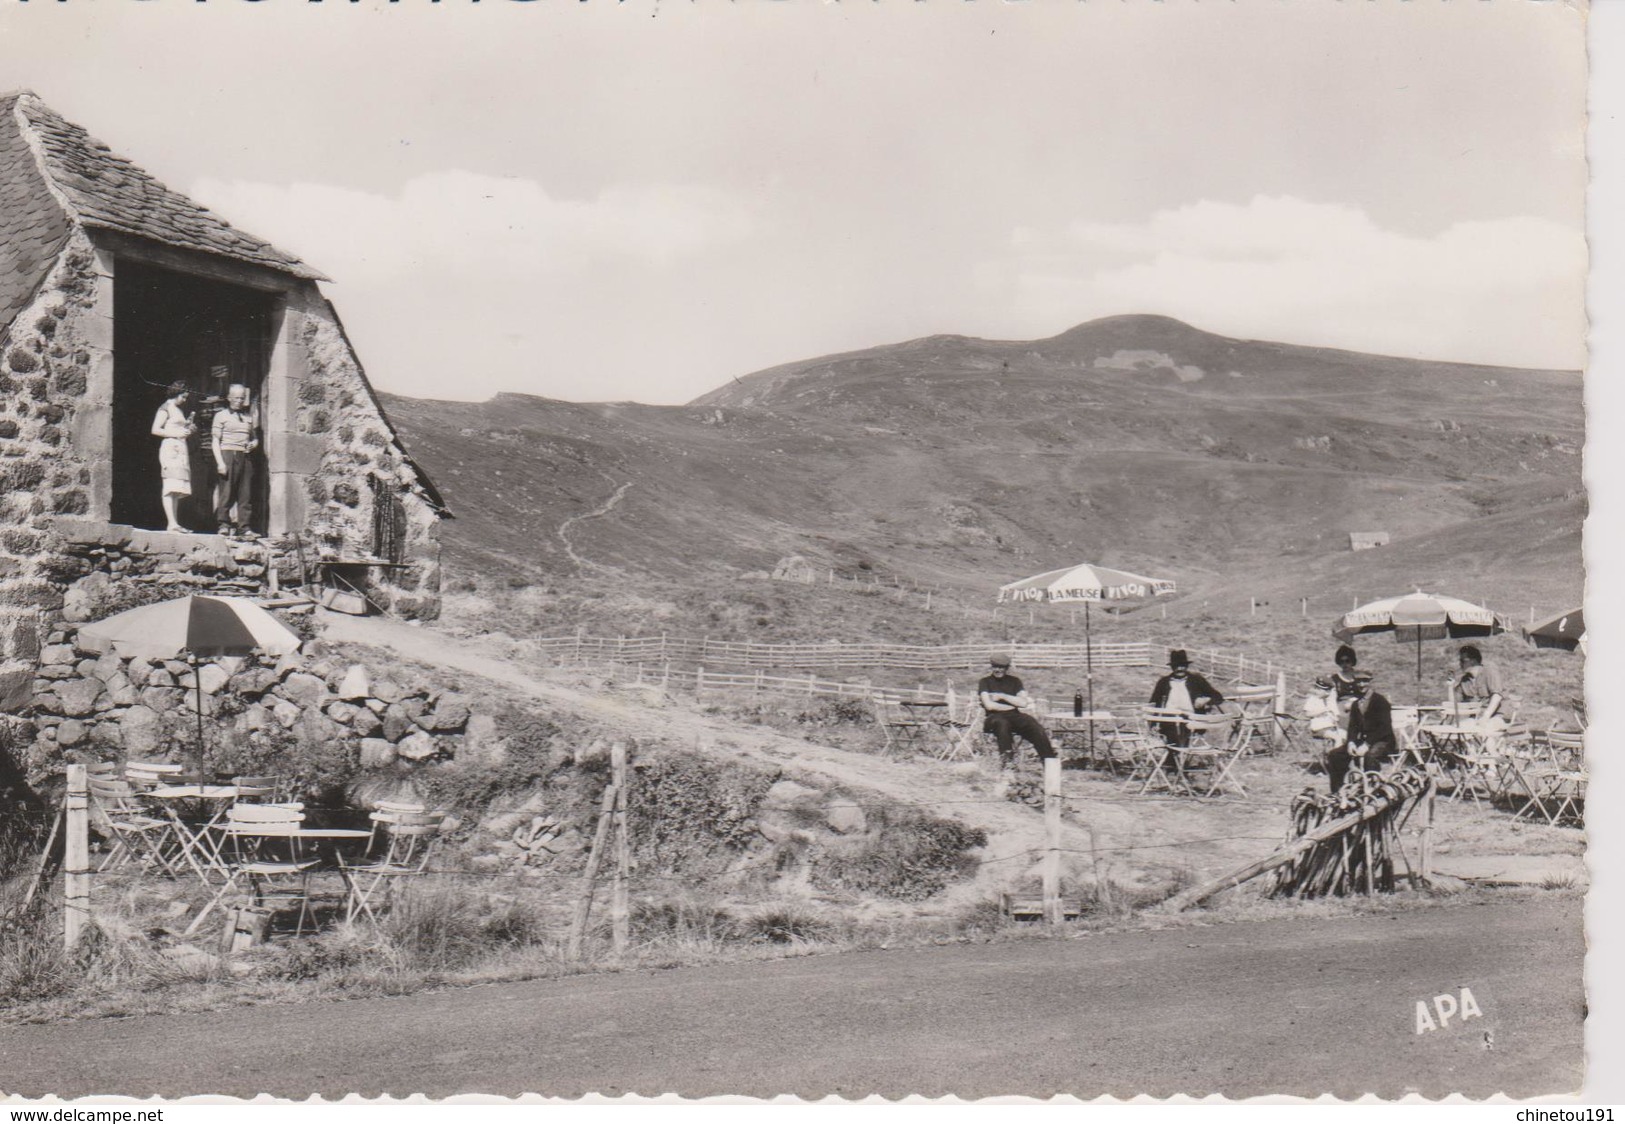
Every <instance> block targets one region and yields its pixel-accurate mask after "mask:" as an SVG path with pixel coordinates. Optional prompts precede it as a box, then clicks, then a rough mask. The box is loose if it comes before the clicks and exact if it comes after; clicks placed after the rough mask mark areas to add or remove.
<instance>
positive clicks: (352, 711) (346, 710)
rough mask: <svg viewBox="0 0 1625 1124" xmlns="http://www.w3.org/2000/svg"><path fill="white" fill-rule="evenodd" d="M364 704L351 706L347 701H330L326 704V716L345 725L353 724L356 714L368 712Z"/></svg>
mask: <svg viewBox="0 0 1625 1124" xmlns="http://www.w3.org/2000/svg"><path fill="white" fill-rule="evenodd" d="M370 713H371V712H370V711H368V710H367V708H366V707H364V706H353V705H351V704H350V703H347V702H332V703H328V704H327V716H328V717H329V718H331V719H332V720H333V721H335V722H338V723H340V724H341V725H345V726H353V725H354V724H355V719H356V715H358V714H370Z"/></svg>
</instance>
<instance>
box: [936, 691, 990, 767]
mask: <svg viewBox="0 0 1625 1124" xmlns="http://www.w3.org/2000/svg"><path fill="white" fill-rule="evenodd" d="M985 717H986V715H985V714H984V713H983V711H982V704H981V702H980V700H978V699H977V698H975V697H974V696H972V697H971V698H968V699H964V700H962V701H961V702H960V703H959V706H958V708H957V709H950V710H949V711H948V712H947V713H946V714H944V715H943V719H942V749H941V751H940V752H939V753H938V754H937V759H938V760H939V761H957V760H958V759H959V758H961V757H966V758H969V759H971V760H975V759H976V756H977V753H976V750H977V741H978V738H977V735H979V734H980V733H981V732H982V720H983V718H985Z"/></svg>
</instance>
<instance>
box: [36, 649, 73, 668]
mask: <svg viewBox="0 0 1625 1124" xmlns="http://www.w3.org/2000/svg"><path fill="white" fill-rule="evenodd" d="M39 662H40V663H41V664H42V665H50V664H71V663H72V662H73V645H71V644H51V645H48V646H47V647H45V648H44V649H42V650H41V651H40V654H39Z"/></svg>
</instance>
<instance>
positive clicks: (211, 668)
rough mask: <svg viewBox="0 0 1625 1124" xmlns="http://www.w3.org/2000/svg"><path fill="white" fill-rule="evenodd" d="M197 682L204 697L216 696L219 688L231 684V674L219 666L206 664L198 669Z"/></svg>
mask: <svg viewBox="0 0 1625 1124" xmlns="http://www.w3.org/2000/svg"><path fill="white" fill-rule="evenodd" d="M198 681H199V682H200V683H202V685H203V693H204V694H205V695H218V694H219V693H220V690H221V688H223V687H224V686H225V685H226V684H227V683H229V682H231V673H230V672H229V671H227V670H226V669H225V668H223V667H221V666H220V665H219V664H213V663H206V664H204V665H203V666H202V667H200V668H198Z"/></svg>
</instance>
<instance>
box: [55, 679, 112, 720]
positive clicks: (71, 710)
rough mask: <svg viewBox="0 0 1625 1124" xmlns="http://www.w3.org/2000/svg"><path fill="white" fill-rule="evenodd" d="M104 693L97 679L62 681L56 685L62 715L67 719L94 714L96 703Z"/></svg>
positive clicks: (105, 691) (104, 689) (104, 690)
mask: <svg viewBox="0 0 1625 1124" xmlns="http://www.w3.org/2000/svg"><path fill="white" fill-rule="evenodd" d="M106 693H107V690H106V688H104V687H103V686H102V683H101V680H99V679H64V680H63V681H62V682H60V683H58V684H57V685H56V697H57V699H58V700H59V701H60V706H61V709H62V713H63V714H65V715H67V716H68V717H69V718H83V717H84V716H85V715H87V714H93V713H95V710H96V703H97V701H98V700H99V699H101V697H102V696H103V695H105V694H106Z"/></svg>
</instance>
